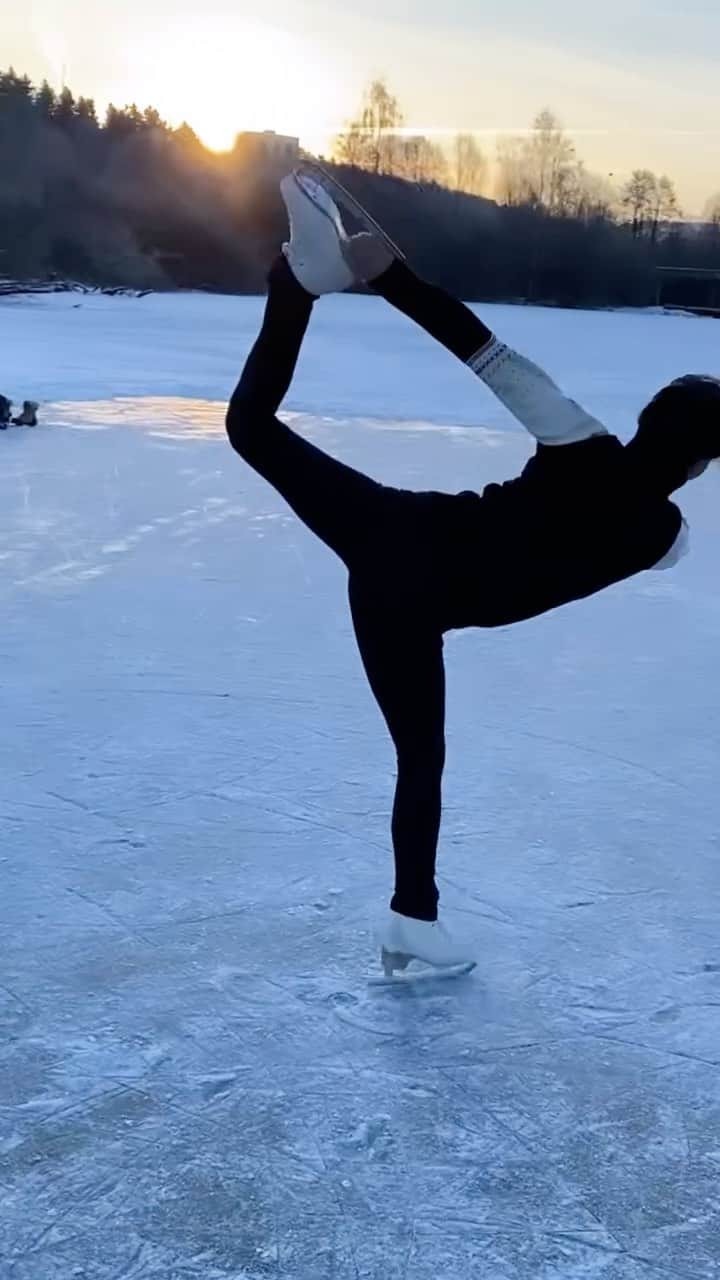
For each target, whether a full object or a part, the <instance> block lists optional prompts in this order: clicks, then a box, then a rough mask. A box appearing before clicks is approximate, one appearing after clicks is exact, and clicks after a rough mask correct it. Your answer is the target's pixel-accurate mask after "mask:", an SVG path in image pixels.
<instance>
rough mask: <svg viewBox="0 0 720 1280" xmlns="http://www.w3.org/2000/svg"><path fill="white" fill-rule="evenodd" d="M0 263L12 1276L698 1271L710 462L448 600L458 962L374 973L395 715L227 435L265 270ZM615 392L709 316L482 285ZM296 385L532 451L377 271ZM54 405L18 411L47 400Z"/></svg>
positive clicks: (0, 567)
mask: <svg viewBox="0 0 720 1280" xmlns="http://www.w3.org/2000/svg"><path fill="white" fill-rule="evenodd" d="M74 301H75V302H77V301H78V300H77V299H76V300H73V299H71V298H67V297H58V298H51V299H36V300H33V301H23V302H21V301H15V302H11V303H4V304H2V305H1V306H0V342H1V346H0V350H1V351H2V367H3V373H2V378H0V382H1V383H2V385H1V386H0V390H2V391H3V393H5V394H7V395H12V396H13V398H14V399H16V400H21V399H23V398H25V397H26V396H29V395H32V396H34V397H36V398H39V399H42V400H45V401H46V402H47V401H52V402H54V403H53V404H51V405H47V404H46V406H45V408H44V411H43V416H44V418H45V421H46V423H47V424H48V425H47V426H46V427H44V428H42V429H40V430H38V431H36V432H34V433H33V432H31V431H25V432H20V431H13V432H8V433H7V434H5V435H0V596H1V600H2V619H3V621H2V630H1V631H0V682H1V684H2V691H1V699H2V702H1V705H2V735H1V736H0V830H1V835H2V840H1V847H0V885H1V886H2V893H1V895H0V930H1V935H0V936H1V939H2V945H1V948H0V957H1V959H0V1209H1V1211H0V1275H1V1276H2V1280H69V1278H72V1277H81V1278H83V1277H84V1278H87V1280H191V1278H197V1280H266V1278H267V1277H282V1278H283V1280H330V1278H331V1277H332V1278H335V1280H346V1278H347V1280H587V1278H592V1280H600V1278H601V1277H602V1280H651V1278H652V1277H654V1276H657V1277H660V1276H665V1277H672V1278H673V1280H684V1278H686V1277H687V1278H690V1277H693V1278H698V1280H710V1278H711V1277H712V1278H713V1280H714V1278H715V1277H717V1276H718V1274H720V1227H719V1222H720V1216H719V1215H720V1190H719V1187H720V1088H719V1086H720V1028H719V1022H718V1010H719V1008H720V899H719V889H720V870H719V864H718V855H719V852H720V849H719V839H718V795H719V794H720V787H719V786H718V784H719V782H720V767H719V765H718V744H719V741H720V708H719V706H718V694H717V691H718V678H717V656H718V648H719V642H720V600H719V599H718V591H717V588H718V574H717V555H718V541H717V537H718V532H720V504H719V503H718V489H717V485H718V482H719V479H718V476H717V474H715V475H707V476H706V477H704V478H703V479H702V480H701V481H699V482H697V483H696V484H695V485H693V486H692V487H691V488H690V489H689V490H688V492H687V495H686V497H685V500H684V503H683V505H684V507H685V510H686V514H687V516H688V518H689V520H690V522H691V525H692V532H693V552H692V554H691V556H690V557H689V559H688V560H686V561H684V562H683V564H682V565H680V566H679V567H678V568H677V569H676V570H674V571H673V572H672V573H670V574H665V575H662V574H657V575H652V574H648V575H645V576H643V577H641V578H638V579H636V580H635V581H633V582H630V583H627V584H624V585H622V586H619V587H617V588H615V589H613V590H612V591H609V592H607V593H606V594H605V595H604V596H603V597H601V598H598V599H595V600H591V601H587V602H584V603H581V604H578V605H576V606H573V607H571V608H568V609H566V610H564V611H562V612H560V613H558V614H555V615H552V616H549V617H546V618H544V619H541V620H539V621H537V622H533V623H529V624H526V625H524V626H521V627H517V628H515V629H512V630H507V631H501V632H499V633H493V634H490V633H482V632H475V633H464V634H462V635H459V636H455V637H451V638H450V639H449V641H448V644H447V660H448V671H449V712H448V734H449V761H448V780H447V788H446V814H445V826H444V832H443V843H442V857H441V884H442V891H443V899H444V903H445V906H446V908H447V910H448V915H449V917H450V920H451V922H452V923H453V925H454V926H455V927H456V928H457V929H458V931H460V932H462V933H464V934H466V935H468V936H470V937H472V938H473V939H474V941H475V943H476V946H477V952H478V960H479V967H478V970H477V972H476V974H474V975H473V976H472V977H470V978H467V979H463V980H462V981H460V982H458V983H456V984H454V985H450V984H446V985H443V986H433V985H432V984H426V985H424V986H422V987H416V988H406V989H402V990H399V991H396V990H387V989H379V990H375V989H370V988H368V985H367V977H368V975H369V973H370V972H371V966H374V965H376V963H377V959H376V957H375V954H374V949H373V946H372V942H371V927H372V923H373V919H374V916H375V913H376V911H377V910H379V909H380V908H381V907H382V905H383V903H384V902H385V900H386V897H387V892H388V889H389V884H390V859H389V853H388V817H389V808H390V803H391V792H392V756H391V752H390V748H389V745H388V742H387V741H386V738H385V736H384V731H383V728H382V725H381V722H380V719H379V715H378V713H377V711H376V709H375V707H374V704H373V702H372V700H371V697H370V694H369V692H368V690H367V688H366V685H365V683H364V680H363V677H362V674H361V669H360V664H359V660H358V658H357V656H356V653H355V650H354V648H353V642H352V638H351V633H350V629H349V624H348V617H347V610H346V605H345V599H344V581H343V573H342V570H341V567H340V566H339V565H338V564H337V563H335V562H334V560H333V559H332V557H331V556H330V554H329V553H328V552H327V551H326V550H325V549H324V548H323V547H321V546H320V545H319V544H316V543H315V541H314V540H313V539H312V537H311V536H310V535H308V534H307V533H306V532H305V531H304V530H303V529H302V528H301V527H300V526H299V525H298V524H297V522H296V521H295V520H294V518H292V516H291V515H290V514H289V513H288V512H287V510H286V509H285V508H284V507H283V504H282V503H281V501H280V500H279V499H277V498H276V496H275V495H274V493H273V492H272V491H271V490H270V489H269V488H267V487H266V486H265V485H264V484H262V483H261V482H260V481H259V480H258V479H257V478H256V477H255V476H254V475H253V474H252V473H251V472H250V471H248V470H247V469H246V468H245V467H244V466H243V465H242V464H241V463H240V462H239V461H238V460H237V459H236V458H235V457H234V456H233V455H232V453H231V452H230V450H229V449H228V447H227V445H226V444H225V442H224V440H223V438H222V434H221V432H222V401H223V399H224V398H225V397H226V396H227V394H228V392H229V390H230V388H231V386H232V382H233V379H234V376H235V373H236V371H237V367H238V365H239V362H240V360H241V358H242V355H243V353H244V352H245V351H246V350H247V346H248V343H249V341H250V339H251V336H252V333H253V331H254V329H255V327H256V325H257V322H258V316H259V303H258V302H256V301H252V300H238V299H221V298H205V297H192V296H189V297H174V298H147V299H143V300H130V299H115V300H108V299H104V298H100V299H83V300H81V305H80V306H75V305H73V302H74ZM488 313H489V315H490V317H491V319H490V322H491V323H492V324H494V325H495V326H496V328H497V329H498V330H499V332H500V333H501V335H502V337H503V338H505V339H506V340H507V341H510V342H513V343H515V344H516V345H518V346H520V347H521V348H523V349H524V350H527V351H528V352H529V353H530V354H531V355H533V356H535V357H536V358H539V359H540V360H541V361H543V362H545V363H547V365H548V367H549V368H550V371H551V372H553V373H554V374H555V375H556V376H558V377H559V378H560V379H561V380H562V381H563V382H564V384H565V385H566V386H567V387H568V389H569V390H570V391H571V393H572V394H574V395H575V396H576V397H578V398H579V399H581V400H582V401H583V402H584V403H585V404H587V407H588V408H589V409H590V410H591V411H592V412H594V413H596V414H599V415H600V416H604V417H605V418H606V420H608V421H610V422H611V424H612V425H613V426H615V427H617V429H618V430H620V431H621V433H622V434H627V433H628V432H629V430H630V427H631V422H632V417H633V414H634V413H635V412H636V411H637V409H638V408H639V406H640V405H641V404H642V402H643V400H644V398H645V397H646V396H647V395H649V394H650V392H651V391H653V390H654V389H655V388H656V387H657V386H658V385H659V384H660V383H661V382H663V381H665V380H667V379H668V378H669V377H671V376H673V375H675V374H677V373H680V372H683V371H686V370H690V369H692V370H697V371H702V370H703V369H710V370H712V369H713V367H715V368H717V350H718V334H720V330H719V329H718V327H717V325H716V324H715V323H714V322H712V321H694V320H685V319H679V318H678V319H669V318H665V317H661V316H654V315H625V314H616V315H607V314H596V315H590V314H588V315H583V314H579V313H571V314H568V313H564V312H556V311H541V310H513V309H511V308H489V309H488ZM290 407H291V409H292V410H293V411H294V413H295V414H296V415H297V416H296V419H295V421H296V423H297V425H298V426H299V427H300V429H302V430H303V431H306V432H307V433H308V434H309V435H310V436H311V437H312V438H313V439H314V440H316V441H318V442H319V443H321V444H322V445H324V446H326V447H327V448H329V449H331V450H333V451H335V452H337V453H338V454H339V455H341V456H342V457H344V458H345V459H347V460H349V461H350V462H352V463H353V464H355V465H358V466H361V467H363V468H365V469H366V470H368V471H370V472H371V473H372V474H374V475H377V476H378V477H380V478H382V479H386V480H389V481H392V482H397V483H404V484H406V485H408V486H417V487H430V486H433V487H435V486H437V487H441V488H448V489H461V488H467V487H472V486H478V487H479V486H481V485H482V484H483V483H484V482H486V481H487V480H489V479H493V478H499V477H501V476H505V475H508V474H510V473H512V472H513V471H514V470H515V469H516V468H517V467H519V465H520V464H521V462H522V461H523V459H524V458H525V457H526V456H527V454H528V444H527V442H526V440H525V438H524V436H523V435H522V433H521V432H520V431H519V430H515V429H514V428H513V427H512V426H510V425H509V422H508V419H507V417H506V416H505V414H504V412H503V411H502V410H500V409H499V408H496V407H495V405H494V404H493V402H492V401H491V400H490V399H489V398H488V396H487V395H486V393H484V392H483V390H482V388H480V387H479V386H478V384H477V382H476V381H475V380H474V379H472V377H471V376H470V375H467V374H464V373H463V371H462V370H460V369H457V368H456V367H455V366H454V365H453V363H452V361H451V360H449V358H447V357H445V356H444V355H443V353H441V352H437V351H436V350H435V349H434V348H433V347H432V346H431V345H430V344H429V342H428V341H427V340H426V339H424V338H423V336H422V335H419V334H417V333H416V332H415V331H414V330H413V329H412V328H411V327H410V326H409V325H407V324H406V323H405V322H403V321H402V320H400V319H398V318H396V317H394V316H393V315H392V314H391V313H390V312H389V311H387V310H386V309H385V308H384V307H383V306H382V305H381V304H380V303H379V302H376V301H372V300H361V299H336V300H333V301H331V302H326V303H324V304H323V305H322V306H321V307H319V308H318V314H317V317H316V322H315V325H314V328H313V331H312V336H311V339H310V341H309V343H308V348H307V352H306V355H305V356H304V359H303V364H302V368H301V370H300V374H299V377H298V380H297V384H296V387H295V388H294V390H293V396H292V398H291V400H290ZM51 424H52V425H51Z"/></svg>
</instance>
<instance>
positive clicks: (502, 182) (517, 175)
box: [495, 137, 530, 205]
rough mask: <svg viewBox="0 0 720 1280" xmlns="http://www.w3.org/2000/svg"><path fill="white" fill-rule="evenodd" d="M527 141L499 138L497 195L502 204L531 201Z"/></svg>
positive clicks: (496, 165) (496, 169)
mask: <svg viewBox="0 0 720 1280" xmlns="http://www.w3.org/2000/svg"><path fill="white" fill-rule="evenodd" d="M525 146H526V144H525V140H524V139H523V138H518V137H504V138H499V139H498V143H497V154H496V159H495V195H496V197H497V199H498V201H499V203H500V204H505V205H520V204H527V203H529V200H530V189H529V185H528V180H527V169H526V165H525Z"/></svg>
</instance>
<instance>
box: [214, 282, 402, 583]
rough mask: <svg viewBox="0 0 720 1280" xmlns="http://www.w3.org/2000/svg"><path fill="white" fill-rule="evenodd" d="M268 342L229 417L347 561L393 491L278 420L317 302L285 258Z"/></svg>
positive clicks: (261, 343) (253, 461)
mask: <svg viewBox="0 0 720 1280" xmlns="http://www.w3.org/2000/svg"><path fill="white" fill-rule="evenodd" d="M269 284H270V287H269V293H268V301H267V306H266V310H265V318H264V321H263V326H262V329H261V331H260V336H259V337H258V339H257V342H256V343H255V346H254V347H253V349H252V351H251V353H250V355H249V357H248V360H247V363H246V365H245V368H244V370H243V373H242V376H241V378H240V381H239V383H238V385H237V387H236V389H235V391H234V392H233V395H232V398H231V400H230V404H229V407H228V412H227V419H226V425H227V433H228V436H229V439H230V443H231V444H232V446H233V448H234V449H235V450H236V452H237V453H239V454H240V456H241V457H242V458H244V460H245V461H246V462H247V463H249V464H250V466H251V467H253V468H254V469H255V470H256V471H257V472H258V473H259V474H260V475H261V476H263V477H264V478H265V479H266V480H267V481H268V482H269V483H270V484H271V485H273V487H274V488H275V489H277V490H278V492H279V493H280V494H281V495H282V497H283V498H284V499H285V501H286V502H287V503H288V505H289V506H290V507H292V509H293V511H294V512H295V514H296V515H297V516H299V517H300V519H301V520H302V521H303V523H304V524H306V525H307V527H308V528H309V529H311V530H312V532H313V533H315V534H317V536H318V537H319V538H320V539H322V541H323V542H325V543H326V544H327V545H328V546H329V547H331V548H332V550H333V551H335V552H336V553H337V555H339V556H340V557H341V558H342V559H343V560H344V561H345V562H346V563H348V561H349V560H351V559H352V558H353V556H354V554H355V553H356V552H357V551H358V550H362V549H364V548H365V547H366V545H367V540H368V529H369V528H370V529H373V528H376V527H377V525H378V524H379V521H378V519H377V516H378V512H379V510H380V508H381V506H382V503H383V497H384V495H385V494H386V492H387V491H386V490H385V489H384V487H383V486H382V485H380V484H378V483H377V482H376V481H374V480H371V479H370V478H369V477H368V476H365V475H362V474H361V473H360V472H358V471H354V470H353V469H352V467H347V466H345V465H344V464H343V463H342V462H338V461H337V460H336V459H335V458H331V457H330V456H329V455H328V454H326V453H324V452H323V451H322V450H321V449H318V448H316V447H315V445H312V444H310V443H309V441H307V440H304V439H303V438H302V437H301V436H299V435H297V434H296V433H295V432H294V431H291V430H290V428H289V427H287V426H286V425H285V424H284V423H282V422H280V420H279V419H278V418H277V417H276V416H275V415H276V412H277V409H278V408H279V406H280V404H281V402H282V400H283V399H284V397H285V395H286V393H287V391H288V388H289V386H290V382H291V380H292V376H293V373H294V371H295V366H296V364H297V360H298V356H299V354H300V348H301V346H302V341H303V338H304V336H305V332H306V330H307V326H308V323H309V321H310V316H311V313H312V307H313V301H314V299H313V298H312V296H311V295H310V294H309V293H306V291H305V290H304V289H303V288H302V287H301V286H300V285H299V284H298V283H297V281H296V280H295V278H294V276H293V275H292V272H291V271H290V268H289V267H288V265H287V262H286V261H285V259H284V258H281V259H279V260H278V262H277V263H276V264H275V266H274V267H273V269H272V271H271V273H270V282H269Z"/></svg>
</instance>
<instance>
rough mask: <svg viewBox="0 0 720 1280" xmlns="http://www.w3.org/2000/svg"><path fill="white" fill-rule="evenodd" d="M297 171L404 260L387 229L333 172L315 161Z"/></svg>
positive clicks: (401, 252) (307, 163)
mask: <svg viewBox="0 0 720 1280" xmlns="http://www.w3.org/2000/svg"><path fill="white" fill-rule="evenodd" d="M298 172H299V173H307V174H308V176H309V177H311V178H314V179H315V181H316V182H319V183H320V184H321V186H324V187H325V189H326V190H328V191H329V193H330V195H334V196H336V197H337V199H338V202H339V203H340V204H341V205H345V207H346V208H347V209H349V211H350V212H351V213H354V214H355V217H356V218H359V220H360V221H361V222H363V223H364V224H365V230H366V231H373V232H374V233H375V235H377V236H380V238H381V240H383V241H384V242H385V244H386V245H387V247H388V249H389V250H390V252H391V253H392V254H394V256H395V257H396V258H399V259H400V261H401V262H405V260H406V259H405V254H404V253H403V251H402V249H401V248H400V247H399V246H398V245H396V243H395V241H394V240H391V239H390V236H389V235H388V233H387V231H385V230H383V228H382V227H381V226H380V223H379V222H376V221H375V219H374V218H373V216H372V214H370V213H368V211H367V209H366V208H365V207H364V205H361V203H360V201H359V200H356V199H355V196H353V195H351V194H350V192H349V191H348V189H347V187H344V186H343V184H342V182H338V180H337V178H335V177H334V176H333V174H331V173H328V171H327V169H325V168H324V167H323V166H322V165H321V164H317V163H316V162H315V161H306V162H305V163H304V164H302V165H301V166H300V168H299V170H298Z"/></svg>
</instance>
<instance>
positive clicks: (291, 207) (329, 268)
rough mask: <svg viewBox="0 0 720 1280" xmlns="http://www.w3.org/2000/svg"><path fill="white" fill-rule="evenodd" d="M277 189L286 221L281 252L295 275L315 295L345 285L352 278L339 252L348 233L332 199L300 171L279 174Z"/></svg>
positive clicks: (318, 295)
mask: <svg viewBox="0 0 720 1280" xmlns="http://www.w3.org/2000/svg"><path fill="white" fill-rule="evenodd" d="M280 191H281V193H282V197H283V200H284V201H285V206H286V208H287V211H288V218H289V221H290V240H289V242H288V243H287V244H285V245H283V253H284V254H285V257H286V258H287V261H288V264H289V266H290V270H291V271H292V273H293V275H294V276H295V279H296V280H297V281H298V283H299V284H301V285H302V287H303V289H307V291H308V293H312V294H314V295H315V296H316V297H320V296H321V295H322V294H324V293H342V292H343V290H344V289H349V288H350V286H351V285H353V284H355V283H356V281H355V275H354V273H353V270H352V268H351V267H350V266H349V264H348V262H347V261H346V259H345V254H344V252H343V250H344V247H345V245H346V244H347V243H348V236H347V234H346V232H345V228H344V227H343V224H342V218H341V217H340V213H339V211H338V208H337V205H336V204H335V201H334V200H333V199H332V197H331V196H330V195H329V193H328V192H327V191H326V190H325V188H324V187H323V186H321V184H320V183H319V182H318V181H317V180H316V179H314V178H313V177H311V176H310V175H308V174H304V173H301V172H296V173H291V174H290V176H289V177H287V178H283V180H282V182H281V183H280Z"/></svg>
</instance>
